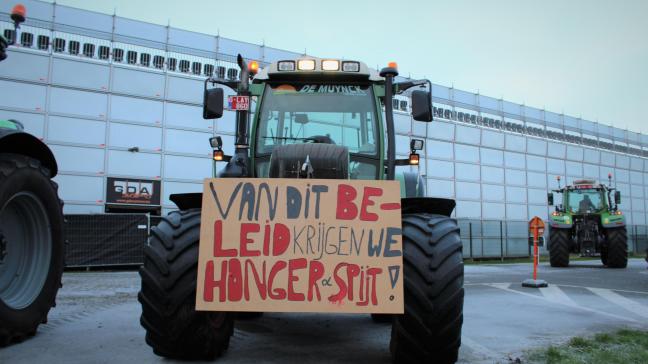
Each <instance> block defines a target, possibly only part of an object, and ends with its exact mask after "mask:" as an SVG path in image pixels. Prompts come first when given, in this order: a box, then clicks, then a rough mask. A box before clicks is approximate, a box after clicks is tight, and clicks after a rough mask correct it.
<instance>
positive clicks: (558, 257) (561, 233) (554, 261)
mask: <svg viewBox="0 0 648 364" xmlns="http://www.w3.org/2000/svg"><path fill="white" fill-rule="evenodd" d="M570 240H571V237H570V231H569V230H568V229H555V228H554V229H551V232H550V233H549V242H550V244H549V263H551V266H552V267H566V266H568V265H569V245H570Z"/></svg>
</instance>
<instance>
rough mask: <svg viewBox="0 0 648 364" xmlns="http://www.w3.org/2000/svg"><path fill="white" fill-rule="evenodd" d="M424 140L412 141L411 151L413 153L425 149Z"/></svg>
mask: <svg viewBox="0 0 648 364" xmlns="http://www.w3.org/2000/svg"><path fill="white" fill-rule="evenodd" d="M423 144H424V142H423V140H422V139H412V140H411V141H410V149H411V150H412V152H413V151H415V150H421V149H423Z"/></svg>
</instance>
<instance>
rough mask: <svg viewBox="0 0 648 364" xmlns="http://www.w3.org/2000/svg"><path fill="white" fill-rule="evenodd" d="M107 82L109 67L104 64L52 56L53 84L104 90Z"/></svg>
mask: <svg viewBox="0 0 648 364" xmlns="http://www.w3.org/2000/svg"><path fill="white" fill-rule="evenodd" d="M71 75H74V76H73V77H71ZM109 82H110V68H109V67H108V66H106V65H102V64H99V63H88V62H83V61H75V60H68V59H61V58H56V57H54V58H52V83H53V84H57V85H63V86H73V87H81V88H88V89H94V90H103V91H105V90H108V86H109Z"/></svg>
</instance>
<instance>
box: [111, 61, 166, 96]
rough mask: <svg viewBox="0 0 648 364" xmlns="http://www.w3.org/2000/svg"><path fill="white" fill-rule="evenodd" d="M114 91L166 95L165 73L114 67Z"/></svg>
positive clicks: (140, 94) (143, 94)
mask: <svg viewBox="0 0 648 364" xmlns="http://www.w3.org/2000/svg"><path fill="white" fill-rule="evenodd" d="M112 88H113V91H116V92H121V93H125V94H129V95H139V96H146V97H163V96H164V75H163V74H162V73H157V72H143V71H141V70H131V69H125V68H121V67H115V68H114V69H113V86H112Z"/></svg>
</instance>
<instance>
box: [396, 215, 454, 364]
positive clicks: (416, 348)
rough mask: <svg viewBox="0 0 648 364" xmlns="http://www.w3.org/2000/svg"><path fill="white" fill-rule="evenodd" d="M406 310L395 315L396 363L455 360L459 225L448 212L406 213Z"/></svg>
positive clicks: (404, 219) (404, 238)
mask: <svg viewBox="0 0 648 364" xmlns="http://www.w3.org/2000/svg"><path fill="white" fill-rule="evenodd" d="M402 222H403V224H402V226H403V267H404V291H405V313H404V314H403V315H394V316H395V317H394V320H393V325H392V334H391V343H390V351H391V354H392V358H393V360H394V362H397V363H430V362H434V363H454V362H456V361H457V356H458V353H459V346H460V345H461V326H462V323H463V300H464V289H463V274H464V269H463V259H462V256H461V253H462V244H461V239H460V238H459V227H458V226H457V222H456V220H454V219H451V218H449V217H447V216H442V215H435V214H426V213H412V214H403V220H402Z"/></svg>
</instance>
